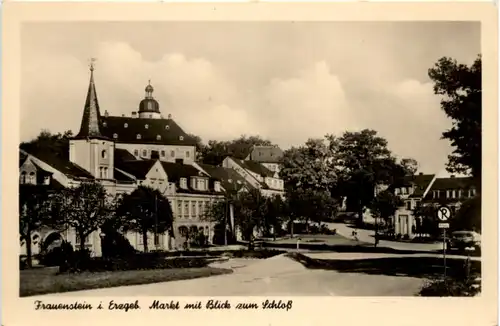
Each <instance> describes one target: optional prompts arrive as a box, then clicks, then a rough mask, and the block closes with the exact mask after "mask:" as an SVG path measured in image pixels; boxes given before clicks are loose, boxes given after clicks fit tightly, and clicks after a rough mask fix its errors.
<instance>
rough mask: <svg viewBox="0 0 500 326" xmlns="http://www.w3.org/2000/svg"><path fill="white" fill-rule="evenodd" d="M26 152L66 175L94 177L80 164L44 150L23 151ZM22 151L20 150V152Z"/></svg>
mask: <svg viewBox="0 0 500 326" xmlns="http://www.w3.org/2000/svg"><path fill="white" fill-rule="evenodd" d="M25 152H26V153H28V154H30V155H32V156H33V157H36V158H37V159H39V160H40V161H42V162H44V163H46V164H48V165H50V166H51V167H53V168H54V169H56V170H58V171H59V172H61V173H63V174H64V175H66V176H69V177H73V178H87V179H94V177H93V176H92V174H90V173H89V172H87V171H86V170H85V169H84V168H82V167H81V166H79V165H77V164H74V163H72V162H70V161H68V160H66V159H64V158H62V157H59V156H55V155H53V154H52V153H50V152H44V151H41V150H40V151H35V150H31V151H29V152H28V151H25ZM21 153H22V152H21Z"/></svg>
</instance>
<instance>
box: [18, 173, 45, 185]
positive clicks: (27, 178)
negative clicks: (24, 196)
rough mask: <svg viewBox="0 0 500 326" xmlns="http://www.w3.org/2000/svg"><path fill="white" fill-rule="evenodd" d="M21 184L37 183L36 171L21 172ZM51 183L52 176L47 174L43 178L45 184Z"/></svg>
mask: <svg viewBox="0 0 500 326" xmlns="http://www.w3.org/2000/svg"><path fill="white" fill-rule="evenodd" d="M19 183H20V184H36V174H35V172H30V173H29V174H28V173H27V172H26V171H22V172H21V177H20V180H19ZM49 183H50V177H49V176H45V177H44V178H43V184H46V185H47V184H49Z"/></svg>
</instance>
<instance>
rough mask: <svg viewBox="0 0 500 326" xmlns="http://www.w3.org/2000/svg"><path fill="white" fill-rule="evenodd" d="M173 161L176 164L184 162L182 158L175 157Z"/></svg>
mask: <svg viewBox="0 0 500 326" xmlns="http://www.w3.org/2000/svg"><path fill="white" fill-rule="evenodd" d="M175 163H176V164H180V165H183V164H184V160H183V159H182V158H176V159H175Z"/></svg>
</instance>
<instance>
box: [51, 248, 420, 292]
mask: <svg viewBox="0 0 500 326" xmlns="http://www.w3.org/2000/svg"><path fill="white" fill-rule="evenodd" d="M310 255H313V256H315V258H320V256H321V255H323V257H321V258H327V259H332V258H335V259H346V260H348V259H357V258H358V256H357V255H356V254H352V253H345V254H344V253H331V254H327V253H326V254H310ZM318 255H320V256H318ZM325 255H328V256H325ZM386 256H387V255H386ZM388 256H390V257H393V256H394V255H388ZM363 257H365V258H371V255H370V254H363ZM379 257H381V255H380V254H376V255H373V258H379ZM213 266H218V267H221V268H232V269H233V270H234V273H233V274H229V275H224V276H215V277H210V278H200V279H194V280H185V281H175V282H166V283H156V284H148V285H138V286H128V287H119V288H107V289H99V290H89V291H79V292H70V293H62V294H57V296H65V297H71V296H248V295H250V296H251V295H255V296H262V295H267V296H269V295H285V296H290V295H292V296H301V295H305V296H312V295H315V296H412V295H415V293H417V292H418V290H419V289H420V287H421V285H422V284H423V282H424V279H421V278H415V277H401V276H392V275H391V276H390V275H370V274H364V273H345V272H342V273H340V272H337V271H333V270H311V269H307V268H305V267H304V266H303V265H302V264H300V263H298V262H296V261H293V260H292V259H289V258H287V257H285V256H283V255H279V256H276V257H273V258H269V259H265V260H254V259H231V260H230V261H227V262H224V263H217V264H214V265H213Z"/></svg>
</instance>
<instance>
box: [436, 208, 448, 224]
mask: <svg viewBox="0 0 500 326" xmlns="http://www.w3.org/2000/svg"><path fill="white" fill-rule="evenodd" d="M450 217H451V210H450V208H449V207H447V206H441V207H439V208H438V210H437V218H438V219H439V220H441V221H447V220H448V219H449V218H450Z"/></svg>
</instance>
